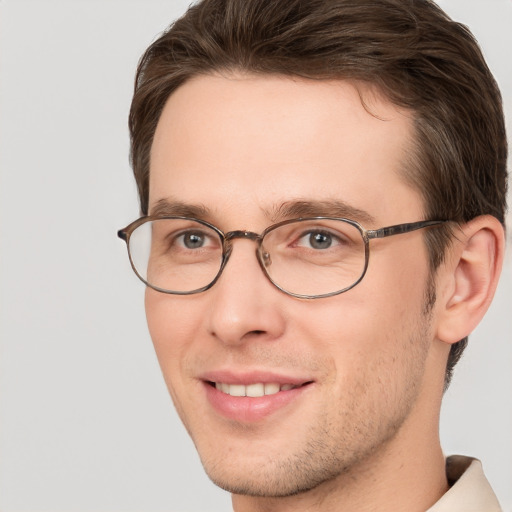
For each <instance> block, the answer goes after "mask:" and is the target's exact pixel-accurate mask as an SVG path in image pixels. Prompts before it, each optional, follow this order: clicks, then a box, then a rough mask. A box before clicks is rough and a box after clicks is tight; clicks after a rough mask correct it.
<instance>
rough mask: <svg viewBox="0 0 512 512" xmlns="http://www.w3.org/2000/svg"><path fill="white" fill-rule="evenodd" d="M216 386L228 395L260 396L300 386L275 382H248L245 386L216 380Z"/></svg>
mask: <svg viewBox="0 0 512 512" xmlns="http://www.w3.org/2000/svg"><path fill="white" fill-rule="evenodd" d="M215 387H216V388H217V389H218V390H219V391H222V392H223V393H226V394H227V395H231V396H249V397H253V398H258V397H261V396H265V395H275V394H276V393H279V391H289V390H290V389H294V388H296V387H298V386H294V385H293V384H282V385H280V384H277V383H275V382H271V383H267V384H263V383H261V382H256V383H254V384H248V385H247V386H244V385H243V384H226V383H225V382H216V383H215Z"/></svg>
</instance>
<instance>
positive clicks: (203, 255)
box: [118, 216, 448, 299]
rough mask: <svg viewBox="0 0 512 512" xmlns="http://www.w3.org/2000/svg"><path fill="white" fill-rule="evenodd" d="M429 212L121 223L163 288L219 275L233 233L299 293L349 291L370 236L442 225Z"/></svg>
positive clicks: (147, 274)
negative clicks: (367, 218)
mask: <svg viewBox="0 0 512 512" xmlns="http://www.w3.org/2000/svg"><path fill="white" fill-rule="evenodd" d="M445 222H448V221H437V220H427V221H421V222H412V223H408V224H398V225H395V226H389V227H384V228H380V229H375V230H374V229H364V228H363V227H362V226H361V225H360V224H359V223H357V222H355V221H353V220H349V219H342V218H331V217H310V218H300V219H292V220H285V221H283V222H279V223H278V224H274V225H272V226H269V227H268V228H267V229H265V231H263V233H261V234H258V233H253V232H251V231H230V232H229V233H223V232H222V231H221V230H220V229H218V228H217V227H215V226H213V225H212V224H210V223H208V222H205V221H203V220H200V219H194V218H188V217H153V216H146V217H142V218H140V219H138V220H136V221H135V222H132V223H131V224H130V225H128V226H127V227H126V228H124V229H121V230H119V231H118V236H119V237H120V238H121V239H123V240H124V241H125V242H126V245H127V247H128V256H129V258H130V263H131V266H132V268H133V270H134V271H135V274H137V276H138V277H139V278H140V279H141V280H142V281H143V282H144V283H145V284H146V285H147V286H150V287H151V288H153V289H154V290H157V291H159V292H162V293H171V294H177V295H190V294H193V293H200V292H203V291H205V290H208V289H209V288H211V287H212V286H213V285H214V284H215V283H216V281H217V280H218V279H219V277H220V275H221V274H222V271H223V270H224V267H225V266H226V264H227V262H228V260H229V257H230V255H231V252H232V250H233V241H234V240H235V239H237V238H242V239H246V240H253V241H255V242H256V243H257V247H256V258H257V259H258V262H259V264H260V267H261V269H262V270H263V273H264V274H265V275H266V276H267V278H268V279H269V280H270V282H271V283H272V284H274V285H275V286H276V287H277V288H279V290H281V291H283V292H284V293H287V294H288V295H292V296H293V297H299V298H304V299H315V298H321V297H330V296H332V295H337V294H339V293H343V292H346V291H347V290H350V289H351V288H353V287H354V286H356V285H357V284H358V283H359V282H360V281H361V280H362V279H363V277H364V275H365V273H366V270H367V268H368V261H369V258H370V240H372V239H374V238H384V237H387V236H393V235H399V234H402V233H409V232H411V231H415V230H417V229H422V228H428V227H432V226H439V225H441V224H444V223H445Z"/></svg>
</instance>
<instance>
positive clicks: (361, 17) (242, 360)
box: [120, 0, 507, 512]
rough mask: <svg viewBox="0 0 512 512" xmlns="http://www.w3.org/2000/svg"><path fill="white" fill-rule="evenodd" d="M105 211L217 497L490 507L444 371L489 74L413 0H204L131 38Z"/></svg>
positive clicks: (465, 303)
mask: <svg viewBox="0 0 512 512" xmlns="http://www.w3.org/2000/svg"><path fill="white" fill-rule="evenodd" d="M130 129H131V136H132V163H133V168H134V172H135V177H136V180H137V185H138V189H139V194H140V200H141V210H142V214H143V217H142V218H141V219H139V220H138V221H135V222H134V223H132V224H130V225H129V226H128V227H127V228H125V229H124V230H121V231H120V236H121V237H123V238H124V239H125V240H126V241H127V243H128V247H129V251H130V258H131V262H132V266H133V268H134V270H135V272H136V273H137V275H138V276H139V277H140V278H141V279H142V280H143V281H144V282H145V283H146V284H147V292H146V313H147V318H148V325H149V329H150V333H151V336H152V339H153V342H154V346H155V349H156V353H157V356H158V359H159V362H160V365H161V368H162V371H163V374H164V377H165V380H166V383H167V386H168V389H169V392H170V394H171V396H172V398H173V401H174V403H175V405H176V408H177V410H178V413H179V414H180V417H181V419H182V421H183V422H184V424H185V427H186V428H187V430H188V432H189V433H190V435H191V437H192V439H193V441H194V443H195V445H196V447H197V449H198V452H199V455H200V457H201V460H202V463H203V466H204V468H205V470H206V472H207V473H208V475H209V476H210V478H211V479H212V480H213V481H214V482H215V483H216V484H218V485H219V486H221V487H222V488H224V489H226V490H228V491H230V492H231V493H232V495H233V507H234V509H235V511H237V512H238V511H243V512H245V511H252V510H273V511H274V510H275V511H281V510H283V511H284V510H294V511H297V510H299V511H300V510H318V511H327V510H340V511H341V510H343V511H363V510H379V511H387V510H393V511H397V510H404V511H425V510H427V509H428V510H431V511H435V512H439V511H445V510H450V511H459V510H460V511H469V510H475V511H476V510H482V511H483V510H485V511H494V510H499V505H498V503H497V500H496V498H495V496H494V494H493V493H492V490H491V489H490V487H489V484H488V483H487V481H486V480H485V477H484V476H483V474H482V473H481V467H480V464H479V462H478V461H476V460H472V459H468V458H462V457H452V458H448V459H446V460H445V457H444V455H443V452H442V450H441V446H440V442H439V436H438V426H439V410H440V404H441V398H442V394H443V391H444V389H445V388H446V386H447V385H448V384H449V381H450V378H451V374H452V370H453V367H454V365H455V364H456V362H457V360H458V359H459V358H460V355H461V353H462V351H463V349H464V346H465V344H466V342H467V336H468V335H469V333H470V332H471V331H472V330H473V329H474V328H475V326H476V325H477V324H478V322H479V321H480V319H481V318H482V317H483V315H484V314H485V311H486V310H487V308H488V306H489V304H490V302H491V300H492V297H493V294H494V291H495V289H496V285H497V281H498V278H499V273H500V268H501V264H502V260H503V251H504V214H505V208H506V205H505V197H506V154H507V148H506V139H505V130H504V121H503V114H502V108H501V99H500V94H499V91H498V89H497V86H496V84H495V82H494V80H493V78H492V75H491V73H490V72H489V70H488V68H487V66H486V65H485V62H484V60H483V58H482V55H481V53H480V51H479V49H478V46H477V44H476V42H475V41H474V39H473V38H472V36H471V35H470V33H469V32H468V31H467V29H465V28H464V27H462V26H460V25H458V24H456V23H454V22H452V21H451V20H450V19H448V18H447V17H446V15H445V14H444V13H443V12H442V11H440V10H439V8H438V7H437V6H436V5H435V4H433V3H432V2H430V1H426V0H414V1H407V2H405V1H403V0H372V2H364V1H361V0H330V1H328V0H323V1H319V0H315V1H308V2H303V1H300V0H282V1H280V2H268V1H263V0H206V1H203V2H201V3H199V4H197V5H195V6H193V7H191V9H190V10H189V11H188V12H187V14H186V15H185V16H184V17H183V18H182V19H180V20H178V21H177V22H176V23H175V24H174V25H172V26H171V28H170V29H169V30H168V31H167V32H166V33H165V34H163V35H162V36H161V37H160V38H159V39H158V40H157V41H156V42H155V43H153V44H152V45H151V47H150V48H149V49H148V50H147V51H146V53H145V55H144V56H143V58H142V60H141V63H140V65H139V70H138V74H137V80H136V87H135V94H134V98H133V103H132V110H131V114H130Z"/></svg>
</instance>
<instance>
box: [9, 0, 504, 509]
mask: <svg viewBox="0 0 512 512" xmlns="http://www.w3.org/2000/svg"><path fill="white" fill-rule="evenodd" d="M188 4H189V0H179V1H178V0H167V1H160V0H137V1H135V0H132V1H130V0H122V1H121V0H108V1H100V0H89V1H79V0H74V1H73V0H53V1H51V0H46V1H45V0H33V1H30V0H3V1H2V0H0V52H1V53H0V66H1V68H0V73H1V74H0V142H1V148H0V165H1V178H0V208H1V210H0V230H1V231H0V236H1V238H0V239H1V249H0V270H1V284H0V301H1V302H0V315H1V318H0V329H1V331H0V332H1V338H0V339H1V344H0V391H1V396H0V510H1V511H2V512H22V511H23V512H25V511H31V512H43V511H51V512H60V511H62V512H64V511H65V512H72V511H77V512H78V511H80V512H82V511H83V512H93V511H94V512H97V511H98V512H99V511H109V512H116V511H119V512H128V511H145V512H156V511H200V510H209V511H221V510H230V500H229V498H228V496H227V495H226V494H225V493H224V492H223V491H220V490H218V489H216V488H215V487H214V486H213V485H212V484H211V483H210V482H209V481H208V479H207V478H206V477H205V476H204V475H203V472H202V468H201V466H200V464H199V462H198V458H197V455H196V454H195V450H194V448H193V446H192V443H191V442H190V441H189V439H188V437H187V435H186V434H185V432H184V429H183V428H182V426H181V424H180V423H179V421H178V419H177V418H176V415H175V413H174V410H173V408H172V406H171V402H170V399H169V398H168V396H167V392H166V390H165V386H164V383H163V379H162V378H161V376H160V372H159V368H158V366H157V362H156V358H155V356H154V354H153V350H152V346H151V343H150V339H149V336H148V334H147V332H146V326H145V319H144V312H143V287H142V285H141V283H139V282H138V281H137V280H136V278H135V276H134V275H132V273H131V270H130V269H129V266H128V261H127V258H126V254H125V247H124V244H123V243H122V242H121V241H120V240H118V239H117V238H116V230H117V228H119V227H122V226H124V225H126V224H127V223H128V222H129V221H131V220H133V219H134V218H136V217H137V215H138V204H137V199H136V193H135V185H134V183H133V180H132V177H131V172H130V169H129V166H128V159H127V154H128V134H127V127H126V118H127V113H128V108H129V103H130V96H131V90H132V82H133V74H134V71H135V66H136V63H137V60H138V58H139V56H140V54H141V53H142V51H143V50H144V49H145V47H146V46H147V45H148V44H149V43H150V42H151V41H152V40H153V39H154V37H155V36H156V34H157V33H158V32H160V31H161V30H163V29H164V28H165V27H166V26H167V25H168V23H169V22H170V21H171V20H173V19H174V18H176V17H177V16H178V15H179V14H181V13H182V12H183V11H184V9H185V8H186V6H187V5H188ZM441 4H442V6H443V7H444V8H445V9H446V10H447V11H448V13H450V14H451V15H452V16H453V17H454V18H455V19H457V20H460V21H463V22H465V23H467V24H468V25H469V26H470V27H471V28H472V29H473V31H474V33H475V34H476V36H477V38H478V39H479V40H480V42H481V44H482V46H483V49H484V52H485V54H486V55H487V57H488V61H489V64H490V66H491V68H492V69H493V70H494V72H495V75H496V77H497V79H498V81H499V83H500V84H501V86H502V89H503V93H504V97H505V102H506V110H507V115H508V125H509V130H510V129H511V128H512V126H511V119H512V115H511V114H512V71H511V65H510V64H509V62H510V50H511V49H512V30H511V28H512V2H511V1H510V0H485V1H484V0H471V1H469V0H444V1H443V2H441ZM509 218H510V216H509ZM511 224H512V223H511ZM509 245H510V244H509ZM510 252H511V251H510V247H509V254H508V256H507V263H506V268H505V271H504V275H503V279H502V283H501V287H500V289H499V291H498V296H497V298H496V301H495V303H494V305H493V306H492V308H491V310H490V312H489V314H488V316H487V318H486V320H485V321H484V322H483V323H482V325H481V327H479V329H478V330H477V332H475V334H474V336H472V338H471V343H470V348H469V349H468V351H467V353H466V356H465V357H464V359H463V361H462V362H461V363H460V365H459V368H458V371H457V372H456V376H455V381H454V383H453V385H452V387H451V388H450V390H449V391H448V394H447V396H446V400H445V404H444V407H443V416H442V425H441V429H442V438H443V442H444V447H445V450H446V452H447V453H454V452H455V453H464V454H470V455H474V456H477V457H480V458H481V459H483V461H484V467H485V469H486V471H487V474H488V477H489V479H490V480H491V482H492V483H493V485H494V487H495V489H496V492H497V493H498V496H499V497H500V500H501V501H502V504H503V505H504V507H505V510H506V511H507V512H509V511H512V439H511V438H512V398H511V396H512V372H511V368H512V343H511V341H512V321H511V317H512V310H511V307H510V304H511V302H512V258H511V254H510ZM219 441H220V440H219Z"/></svg>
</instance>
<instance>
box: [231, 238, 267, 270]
mask: <svg viewBox="0 0 512 512" xmlns="http://www.w3.org/2000/svg"><path fill="white" fill-rule="evenodd" d="M237 238H241V239H244V240H252V241H254V242H257V243H258V247H257V248H256V257H257V259H258V262H259V264H260V266H261V267H262V269H263V270H265V268H266V267H268V266H269V265H270V264H271V259H270V254H268V253H267V252H266V251H262V246H261V242H262V240H263V236H262V235H260V234H258V233H254V231H247V230H237V231H230V232H229V233H226V234H225V235H224V240H225V242H226V246H225V256H226V260H227V259H229V257H230V256H231V253H232V251H233V245H232V242H233V240H235V239H237Z"/></svg>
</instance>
